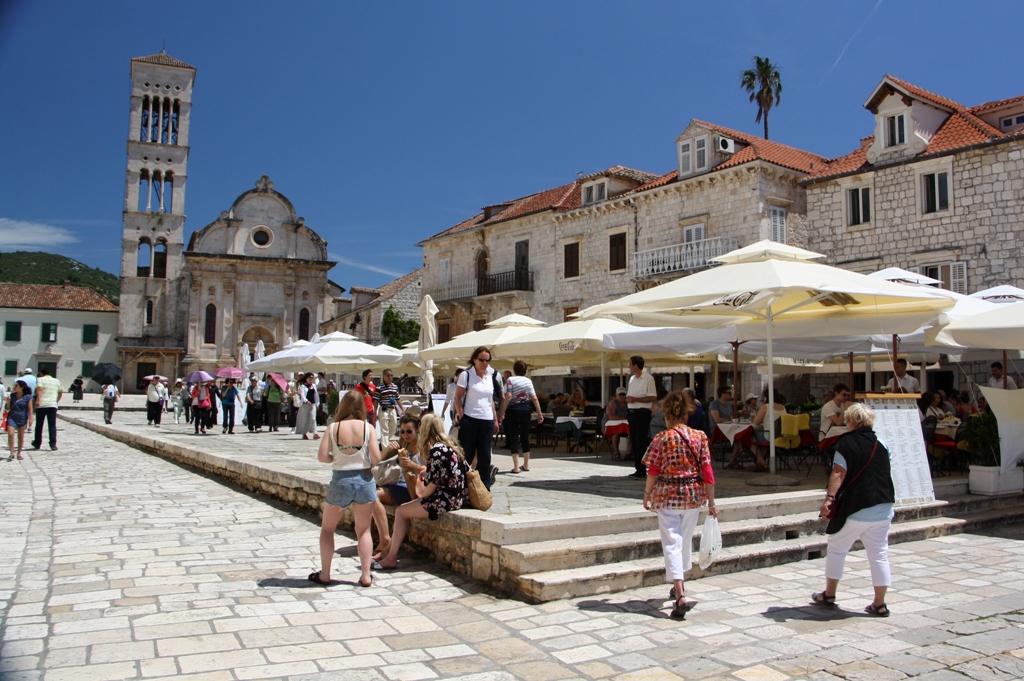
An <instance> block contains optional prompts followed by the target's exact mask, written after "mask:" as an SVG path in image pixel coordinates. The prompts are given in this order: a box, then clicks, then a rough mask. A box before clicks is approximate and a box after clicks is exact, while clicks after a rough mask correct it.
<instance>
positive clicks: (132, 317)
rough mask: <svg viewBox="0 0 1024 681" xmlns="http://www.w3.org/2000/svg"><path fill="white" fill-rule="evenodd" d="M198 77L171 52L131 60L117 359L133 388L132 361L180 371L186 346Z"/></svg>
mask: <svg viewBox="0 0 1024 681" xmlns="http://www.w3.org/2000/svg"><path fill="white" fill-rule="evenodd" d="M195 76H196V70H195V68H194V67H192V66H190V65H188V64H186V63H185V62H182V61H179V60H177V59H174V58H172V57H170V56H168V55H167V54H166V53H164V52H161V53H160V54H154V55H150V56H148V57H136V58H135V59H132V61H131V113H130V124H129V126H128V168H127V172H126V174H125V194H124V196H125V201H124V228H123V232H122V237H121V239H122V240H121V299H120V315H119V318H118V354H119V358H118V359H119V363H120V364H121V366H122V368H123V370H124V374H125V376H124V384H123V387H124V389H125V390H127V391H129V392H131V391H133V390H132V389H133V388H134V385H135V373H136V371H135V368H134V367H133V366H132V364H133V363H136V364H138V363H142V364H144V365H145V366H144V368H145V369H147V370H149V369H152V371H153V372H155V373H159V374H163V375H167V376H173V375H175V374H176V373H177V372H176V368H177V364H178V360H179V356H180V355H181V354H182V353H183V352H184V341H185V329H186V319H185V318H186V317H187V314H188V313H187V310H186V308H185V306H187V300H188V299H187V295H186V294H185V293H183V291H187V287H185V286H184V282H183V280H182V271H181V270H182V257H181V252H182V248H183V245H184V227H185V184H186V179H187V166H188V152H189V146H188V132H189V118H190V114H191V109H192V84H193V83H194V81H195ZM154 365H155V368H154Z"/></svg>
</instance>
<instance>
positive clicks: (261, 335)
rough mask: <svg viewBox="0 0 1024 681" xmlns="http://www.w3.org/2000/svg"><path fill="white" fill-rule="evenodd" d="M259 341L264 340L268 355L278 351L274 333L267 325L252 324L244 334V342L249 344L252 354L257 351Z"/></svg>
mask: <svg viewBox="0 0 1024 681" xmlns="http://www.w3.org/2000/svg"><path fill="white" fill-rule="evenodd" d="M258 341H263V347H264V349H265V350H266V354H267V355H269V354H271V353H273V352H277V351H278V347H277V343H276V342H274V334H273V332H271V331H270V330H269V329H267V328H266V327H263V326H250V327H249V328H248V329H247V330H246V332H245V333H243V334H242V342H243V343H246V344H247V345H248V346H249V354H250V355H252V354H253V353H255V352H256V343H257V342H258Z"/></svg>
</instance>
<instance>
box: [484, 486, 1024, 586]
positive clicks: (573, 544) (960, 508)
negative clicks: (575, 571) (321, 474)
mask: <svg viewBox="0 0 1024 681" xmlns="http://www.w3.org/2000/svg"><path fill="white" fill-rule="evenodd" d="M816 498H817V500H818V501H819V502H820V500H821V495H820V493H819V494H817V497H816ZM724 503H725V502H723V504H724ZM1021 504H1024V495H1009V496H1003V497H982V496H972V495H966V494H965V495H958V496H954V497H951V498H949V499H943V500H938V501H935V502H931V503H928V504H922V505H919V506H908V507H904V508H900V509H897V512H896V517H895V519H894V522H895V523H902V522H906V521H910V520H917V519H923V518H934V517H937V516H940V515H950V514H962V513H966V512H977V511H984V510H989V509H995V508H1002V507H1006V506H1015V505H1021ZM648 515H653V514H648ZM725 517H726V515H725V514H724V513H722V514H721V515H720V516H719V522H720V527H721V530H722V545H723V546H725V547H732V546H743V545H748V544H757V543H762V542H768V541H792V540H794V539H798V538H800V537H806V536H808V535H816V534H823V533H824V531H825V526H826V525H827V523H826V522H825V521H824V520H823V519H822V518H819V517H818V511H817V509H815V510H814V511H811V512H807V513H793V514H789V515H783V516H776V517H771V518H764V519H760V518H758V519H746V520H733V521H727V520H723V519H724V518H725ZM648 524H650V523H648ZM653 524H654V527H655V529H643V530H639V531H625V532H608V533H605V534H601V535H591V536H578V537H573V538H569V539H549V540H544V541H534V542H526V543H522V544H513V545H510V546H502V547H501V548H500V549H499V555H500V560H501V563H502V567H503V568H505V569H508V570H510V571H511V572H513V573H515V574H520V575H522V574H528V573H533V572H546V571H551V570H564V569H568V568H576V567H585V566H588V565H603V564H608V563H617V562H622V561H629V560H635V559H641V558H648V557H655V556H660V555H661V538H660V535H659V533H658V530H657V529H656V528H657V518H656V517H655V518H654V522H653ZM700 535H701V527H700V526H699V525H698V527H697V530H696V531H695V532H694V549H696V547H697V546H699V542H700Z"/></svg>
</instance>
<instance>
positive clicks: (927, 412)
mask: <svg viewBox="0 0 1024 681" xmlns="http://www.w3.org/2000/svg"><path fill="white" fill-rule="evenodd" d="M917 410H918V411H919V412H921V420H922V421H924V420H925V419H926V418H928V417H929V416H931V417H934V418H935V420H936V421H938V420H939V419H942V418H945V417H946V412H944V411H942V407H940V406H939V394H938V393H933V392H931V391H927V392H925V393H924V394H923V395H921V397H920V399H918V400H917Z"/></svg>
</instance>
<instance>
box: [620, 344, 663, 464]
mask: <svg viewBox="0 0 1024 681" xmlns="http://www.w3.org/2000/svg"><path fill="white" fill-rule="evenodd" d="M629 372H630V373H631V374H633V375H632V376H630V377H629V388H628V389H627V390H626V409H628V410H629V411H628V412H627V417H626V418H627V419H628V420H629V440H630V443H631V444H632V446H633V465H634V467H635V468H636V471H635V472H634V473H633V477H634V478H641V479H643V478H646V477H647V468H646V467H645V466H644V464H643V459H644V454H646V453H647V447H648V445H650V444H651V434H650V430H651V407H653V406H654V403H655V402H657V401H658V388H657V386H656V385H655V384H654V376H651V373H650V372H649V371H644V358H643V357H641V356H640V355H634V356H632V357H630V358H629Z"/></svg>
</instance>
